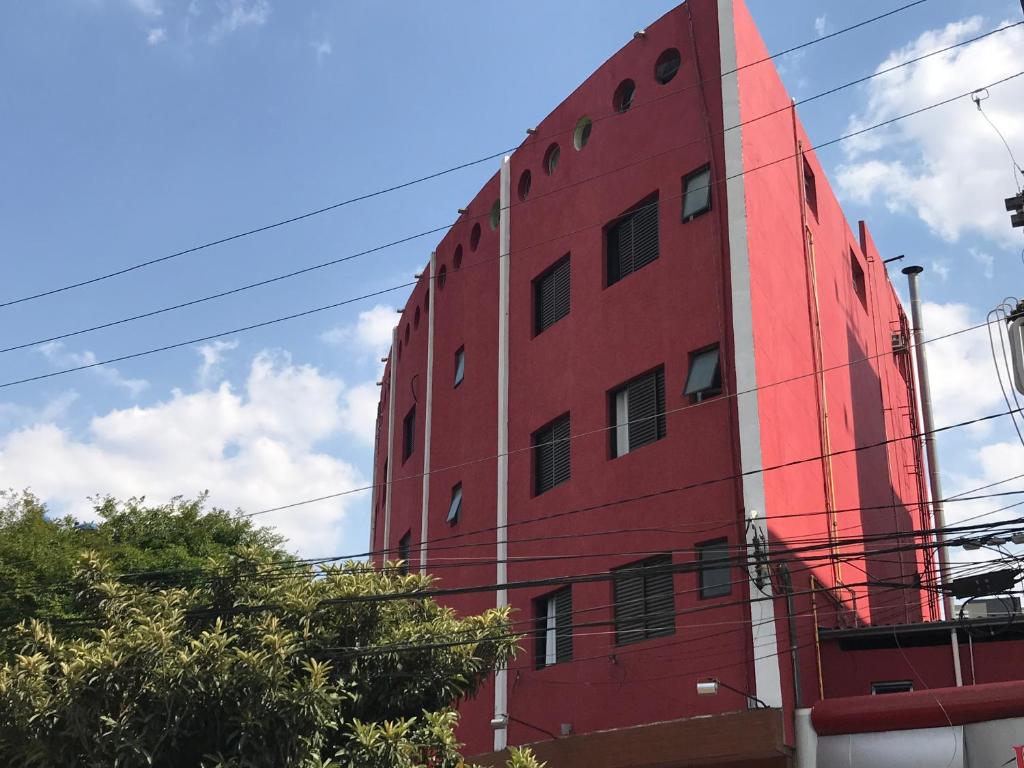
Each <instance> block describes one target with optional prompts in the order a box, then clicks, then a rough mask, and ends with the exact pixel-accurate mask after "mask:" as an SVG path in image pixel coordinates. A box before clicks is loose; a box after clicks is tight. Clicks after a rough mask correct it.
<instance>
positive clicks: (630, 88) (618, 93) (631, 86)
mask: <svg viewBox="0 0 1024 768" xmlns="http://www.w3.org/2000/svg"><path fill="white" fill-rule="evenodd" d="M634 96H636V83H634V82H633V81H632V80H623V81H622V82H621V83H619V87H618V88H616V89H615V93H614V94H613V95H612V106H614V107H615V111H616V112H625V111H626V110H628V109H629V108H630V107H631V106H633V97H634Z"/></svg>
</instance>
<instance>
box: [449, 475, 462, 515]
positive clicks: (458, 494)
mask: <svg viewBox="0 0 1024 768" xmlns="http://www.w3.org/2000/svg"><path fill="white" fill-rule="evenodd" d="M460 512H462V483H458V484H457V485H456V486H455V487H454V488H452V502H451V504H449V505H448V517H447V519H446V522H448V523H450V524H451V525H455V524H456V523H457V522H459V513H460Z"/></svg>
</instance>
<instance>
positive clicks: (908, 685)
mask: <svg viewBox="0 0 1024 768" xmlns="http://www.w3.org/2000/svg"><path fill="white" fill-rule="evenodd" d="M885 688H889V689H890V690H885ZM913 692H914V681H913V680H879V681H878V682H875V683H871V695H872V696H889V695H890V694H893V693H913Z"/></svg>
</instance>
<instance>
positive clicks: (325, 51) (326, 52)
mask: <svg viewBox="0 0 1024 768" xmlns="http://www.w3.org/2000/svg"><path fill="white" fill-rule="evenodd" d="M310 45H311V46H312V48H313V52H314V53H315V54H316V60H317V63H320V62H321V61H323V60H324V58H326V57H327V56H330V55H331V54H332V53H334V50H333V49H332V48H331V41H330V40H319V41H314V42H312V43H310Z"/></svg>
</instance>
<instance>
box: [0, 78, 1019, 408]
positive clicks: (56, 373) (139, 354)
mask: <svg viewBox="0 0 1024 768" xmlns="http://www.w3.org/2000/svg"><path fill="white" fill-rule="evenodd" d="M1022 75H1024V71H1021V72H1018V73H1016V74H1014V75H1010V76H1008V77H1005V78H1002V79H1000V80H997V81H995V82H994V83H990V84H989V85H987V86H984V87H986V88H994V87H995V86H997V85H1002V84H1003V83H1006V82H1009V81H1010V80H1013V79H1015V78H1017V77H1020V76H1022ZM972 92H973V91H968V92H965V93H962V94H958V95H956V96H953V97H951V98H948V99H945V100H943V101H940V102H936V103H934V104H931V105H929V106H925V107H921V108H919V109H916V110H914V111H912V112H908V113H906V114H904V115H899V116H897V117H893V118H890V119H888V120H885V121H883V122H881V123H876V124H875V125H871V126H867V127H865V128H862V129H860V130H857V131H853V132H852V133H848V134H846V135H844V136H840V137H838V138H836V139H832V140H831V141H827V142H825V143H824V144H819V145H817V146H815V147H811V148H810V150H818V149H822V148H824V147H828V146H832V145H834V144H838V143H839V142H842V141H846V140H847V139H851V138H854V137H856V136H860V135H862V134H864V133H867V132H869V131H872V130H876V129H878V128H883V127H885V126H887V125H892V124H893V123H896V122H899V121H900V120H905V119H907V118H909V117H913V116H915V115H919V114H922V113H924V112H927V111H929V110H932V109H936V108H937V107H941V106H945V105H947V104H951V103H952V102H954V101H957V100H959V99H962V98H964V97H965V96H969V95H970V94H971V93H972ZM799 154H802V153H799ZM799 154H793V155H787V156H785V157H782V158H778V159H776V160H772V161H769V162H767V163H763V164H761V165H759V166H755V167H753V168H749V169H747V170H745V171H740V172H738V173H735V174H732V175H731V176H727V177H725V178H724V179H723V180H722V181H723V182H726V181H730V180H732V179H735V178H738V177H740V176H744V175H746V174H748V173H752V172H753V171H758V170H762V169H764V168H767V167H770V166H773V165H777V164H778V163H781V162H785V161H786V160H791V159H793V158H794V157H798V156H799ZM565 236H566V235H564V234H563V235H562V236H561V237H565ZM412 285H415V282H407V283H402V284H400V285H396V286H392V287H390V288H384V289H382V290H379V291H375V292H372V293H368V294H364V295H362V296H357V297H353V298H351V299H346V300H344V301H340V302H335V303H333V304H327V305H325V306H321V307H314V308H313V309H307V310H305V311H302V312H296V313H293V314H290V315H286V316H284V317H278V318H275V319H272V320H265V321H262V322H259V323H253V324H251V325H247V326H243V327H241V328H234V329H232V330H229V331H221V332H219V333H215V334H210V335H208V336H203V337H200V338H196V339H189V340H188V341H181V342H177V343H174V344H167V345H164V346H162V347H156V348H153V349H148V350H143V351H141V352H134V353H131V354H127V355H121V356H119V357H113V358H109V359H106V360H100V361H97V362H94V363H89V364H86V365H79V366H74V367H71V368H65V369H62V370H59V371H51V372H49V373H44V374H39V375H36V376H29V377H26V378H23V379H17V380H14V381H8V382H4V383H2V384H0V389H3V388H5V387H12V386H15V385H18V384H27V383H29V382H33V381H41V380H43V379H49V378H53V377H55V376H62V375H64V374H68V373H75V372H77V371H82V370H86V369H89V368H96V367H99V366H102V365H109V364H111V363H118V362H122V361H125V360H132V359H135V358H139V357H145V356H147V355H152V354H156V353H158V352H167V351H169V350H172V349H178V348H180V347H185V346H190V345H192V344H198V343H201V342H204V341H210V340H213V339H218V338H222V337H224V336H231V335H234V334H237V333H243V332H246V331H251V330H255V329H257V328H264V327H266V326H269V325H274V324H276V323H282V322H286V321H288V320H294V319H296V318H300V317H306V316H308V315H312V314H316V313H319V312H324V311H326V310H329V309H336V308H338V307H340V306H344V305H346V304H352V303H354V302H357V301H362V300H365V299H367V298H372V297H374V296H380V295H383V294H386V293H390V292H392V291H396V290H399V289H400V288H407V287H410V286H412Z"/></svg>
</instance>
